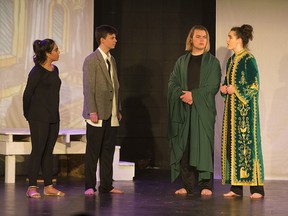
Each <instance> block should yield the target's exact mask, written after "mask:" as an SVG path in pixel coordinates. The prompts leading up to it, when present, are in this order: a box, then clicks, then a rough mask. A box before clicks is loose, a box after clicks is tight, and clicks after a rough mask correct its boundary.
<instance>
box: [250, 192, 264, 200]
mask: <svg viewBox="0 0 288 216" xmlns="http://www.w3.org/2000/svg"><path fill="white" fill-rule="evenodd" d="M250 198H251V199H260V198H263V195H262V194H259V193H253V194H252V195H251V196H250Z"/></svg>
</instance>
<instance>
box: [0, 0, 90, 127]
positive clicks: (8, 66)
mask: <svg viewBox="0 0 288 216" xmlns="http://www.w3.org/2000/svg"><path fill="white" fill-rule="evenodd" d="M93 2H94V1H93V0H80V1H71V0H61V1H59V0H42V1H39V0H1V1H0V128H28V124H27V122H26V120H25V119H24V117H23V111H22V110H23V109H22V95H23V91H24V88H25V86H26V82H27V77H28V73H29V71H30V70H31V68H32V67H33V66H34V63H33V58H32V57H33V48H32V44H33V41H34V40H36V39H41V40H42V39H45V38H52V39H54V40H55V42H56V43H57V45H58V46H59V47H60V59H59V61H57V62H54V64H55V65H57V66H58V68H59V71H60V77H61V80H62V86H61V90H60V94H61V95H60V116H61V122H60V124H61V128H81V127H84V126H85V125H84V121H83V118H82V117H81V114H82V106H83V93H82V92H83V91H82V65H83V61H84V58H85V57H86V56H87V55H88V54H89V53H91V52H92V51H93V32H94V31H93V8H94V6H93Z"/></svg>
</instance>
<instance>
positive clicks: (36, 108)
mask: <svg viewBox="0 0 288 216" xmlns="http://www.w3.org/2000/svg"><path fill="white" fill-rule="evenodd" d="M33 50H34V53H35V55H34V63H35V66H34V67H33V68H32V70H31V71H30V73H29V76H28V81H27V85H26V88H25V91H24V94H23V111H24V116H25V118H26V120H27V121H28V123H29V127H30V133H31V142H32V151H31V154H30V158H29V166H28V169H29V171H28V178H29V187H28V190H27V192H26V196H27V197H29V198H41V195H40V193H38V192H37V177H38V173H39V171H40V168H41V171H42V174H43V177H44V195H47V196H64V193H63V192H61V191H59V190H57V189H55V188H54V187H53V185H52V176H53V170H52V163H53V149H54V146H55V142H56V140H57V137H58V133H59V122H60V117H59V91H60V86H61V80H60V78H59V71H58V68H57V67H56V66H55V65H53V64H52V62H53V61H57V60H58V59H59V55H60V51H59V49H58V46H57V45H56V43H55V42H54V41H53V40H52V39H45V40H35V41H34V43H33Z"/></svg>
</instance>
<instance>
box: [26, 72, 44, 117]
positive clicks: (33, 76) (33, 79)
mask: <svg viewBox="0 0 288 216" xmlns="http://www.w3.org/2000/svg"><path fill="white" fill-rule="evenodd" d="M40 79H41V73H40V72H39V71H37V69H36V68H35V67H34V68H33V69H32V70H31V71H30V73H29V76H28V81H27V84H26V87H25V90H24V93H23V113H24V117H25V118H26V119H27V120H28V114H29V109H30V104H31V101H32V99H33V95H34V92H35V89H36V88H37V85H38V83H39V81H40Z"/></svg>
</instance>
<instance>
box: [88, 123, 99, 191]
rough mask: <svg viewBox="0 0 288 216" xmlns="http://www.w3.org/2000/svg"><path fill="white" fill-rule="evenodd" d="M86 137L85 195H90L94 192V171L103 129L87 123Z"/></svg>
mask: <svg viewBox="0 0 288 216" xmlns="http://www.w3.org/2000/svg"><path fill="white" fill-rule="evenodd" d="M86 137H87V143H86V153H85V191H87V190H89V191H88V192H89V193H88V194H87V195H92V190H93V191H94V192H95V191H96V189H95V187H96V169H97V162H98V158H99V155H100V151H101V145H102V140H103V129H102V128H101V127H93V126H91V125H90V124H88V123H87V124H86ZM91 189H92V190H91ZM93 194H94V193H93Z"/></svg>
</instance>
